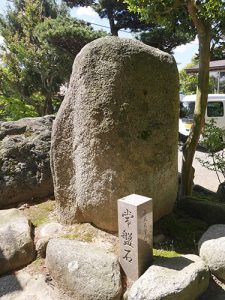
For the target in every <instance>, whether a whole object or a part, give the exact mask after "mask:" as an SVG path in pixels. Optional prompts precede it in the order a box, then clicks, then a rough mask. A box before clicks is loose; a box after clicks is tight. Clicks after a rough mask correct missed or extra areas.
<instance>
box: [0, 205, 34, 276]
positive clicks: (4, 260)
mask: <svg viewBox="0 0 225 300" xmlns="http://www.w3.org/2000/svg"><path fill="white" fill-rule="evenodd" d="M0 241H1V242H0V274H3V273H5V272H8V271H11V270H15V269H16V268H19V267H21V266H24V265H26V264H28V263H30V262H31V261H32V260H33V259H34V256H35V253H34V243H33V240H32V238H31V227H30V224H29V222H28V220H27V219H26V218H25V217H24V216H23V215H22V213H21V212H20V211H19V210H18V209H14V208H12V209H7V210H0Z"/></svg>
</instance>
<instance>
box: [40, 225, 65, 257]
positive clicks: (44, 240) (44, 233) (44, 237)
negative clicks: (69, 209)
mask: <svg viewBox="0 0 225 300" xmlns="http://www.w3.org/2000/svg"><path fill="white" fill-rule="evenodd" d="M63 234H65V228H64V227H63V226H62V225H61V224H59V223H56V222H50V223H46V224H42V225H41V226H39V227H38V228H36V229H35V250H36V251H37V257H42V258H45V256H46V248H47V245H48V242H49V240H50V239H51V238H53V237H55V238H56V237H60V235H63Z"/></svg>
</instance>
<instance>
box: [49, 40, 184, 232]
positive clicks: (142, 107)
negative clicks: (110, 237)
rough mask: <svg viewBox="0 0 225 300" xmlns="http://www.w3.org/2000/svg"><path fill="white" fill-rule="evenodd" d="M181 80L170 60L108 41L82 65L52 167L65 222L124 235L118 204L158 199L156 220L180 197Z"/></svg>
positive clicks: (59, 127) (58, 130)
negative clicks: (141, 198)
mask: <svg viewBox="0 0 225 300" xmlns="http://www.w3.org/2000/svg"><path fill="white" fill-rule="evenodd" d="M178 87H179V84H178V75H177V67H176V63H175V61H174V59H173V58H172V56H170V55H169V54H166V53H164V52H161V51H159V50H157V49H154V48H152V47H149V46H147V45H145V44H143V43H141V42H139V41H135V40H130V39H119V38H116V37H106V38H102V39H98V40H96V41H94V42H91V43H90V44H88V45H87V46H85V47H84V48H83V49H82V50H81V52H80V53H79V54H78V56H77V57H76V59H75V62H74V66H73V74H72V77H71V80H70V86H69V89H68V92H67V94H66V96H65V98H64V101H63V103H62V105H61V107H60V109H59V112H58V114H57V117H56V120H55V122H54V125H53V133H52V146H51V167H52V173H53V181H54V188H55V197H56V201H57V203H58V212H59V216H60V220H61V222H64V223H68V224H71V223H75V222H78V223H79V222H81V223H83V222H90V223H94V224H95V225H96V226H97V227H99V228H103V229H106V230H109V231H116V230H117V200H118V199H120V198H122V197H125V196H127V195H129V194H139V195H143V196H148V197H152V198H153V199H154V220H157V219H159V218H160V217H162V216H164V215H166V214H168V213H170V212H171V210H172V208H173V204H174V202H175V199H176V195H177V175H178V174H177V139H178V121H177V120H178V107H179V105H178V101H179V99H178Z"/></svg>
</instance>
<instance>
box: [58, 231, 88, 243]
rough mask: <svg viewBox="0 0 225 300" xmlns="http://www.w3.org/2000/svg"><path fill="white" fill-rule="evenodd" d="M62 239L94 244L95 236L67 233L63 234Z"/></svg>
mask: <svg viewBox="0 0 225 300" xmlns="http://www.w3.org/2000/svg"><path fill="white" fill-rule="evenodd" d="M61 237H62V238H65V239H69V240H81V241H84V242H92V240H93V236H92V234H91V233H84V234H78V233H67V234H63V235H62V236H61Z"/></svg>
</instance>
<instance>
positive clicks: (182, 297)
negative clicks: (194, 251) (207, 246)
mask: <svg viewBox="0 0 225 300" xmlns="http://www.w3.org/2000/svg"><path fill="white" fill-rule="evenodd" d="M208 285H209V271H208V267H207V266H206V265H205V263H204V262H203V261H202V260H201V259H200V257H198V256H197V255H183V256H179V257H173V258H158V259H157V260H156V261H155V262H154V265H152V266H151V267H150V268H149V269H148V270H147V271H146V272H145V273H144V274H143V275H142V276H141V277H140V278H139V279H138V280H137V281H136V282H135V283H134V284H133V285H132V287H131V289H130V292H129V295H128V300H195V299H198V297H199V296H200V295H201V294H202V293H203V292H204V291H205V290H206V289H207V287H208Z"/></svg>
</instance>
